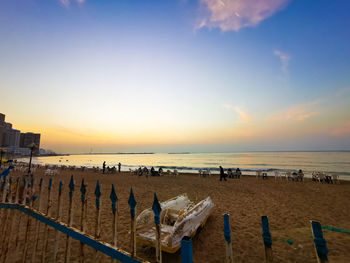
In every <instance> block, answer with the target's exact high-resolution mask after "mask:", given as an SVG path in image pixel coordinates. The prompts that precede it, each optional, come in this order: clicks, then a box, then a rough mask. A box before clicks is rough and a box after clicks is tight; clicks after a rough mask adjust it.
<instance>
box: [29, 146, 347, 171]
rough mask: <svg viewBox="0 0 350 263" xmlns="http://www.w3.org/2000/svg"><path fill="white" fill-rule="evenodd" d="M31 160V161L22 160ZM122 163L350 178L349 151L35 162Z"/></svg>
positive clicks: (121, 156)
mask: <svg viewBox="0 0 350 263" xmlns="http://www.w3.org/2000/svg"><path fill="white" fill-rule="evenodd" d="M22 161H28V159H24V160H23V159H22ZM103 161H106V165H107V166H110V167H112V166H117V164H118V162H120V163H121V164H122V170H123V171H127V170H129V168H132V169H134V168H138V167H140V166H147V167H151V166H154V167H155V168H156V169H157V168H159V167H163V169H164V170H167V169H171V170H173V169H177V170H178V171H180V172H192V173H198V170H199V169H210V170H212V171H213V172H214V173H215V172H218V167H219V166H220V165H221V166H222V167H224V168H225V169H226V168H237V167H239V168H240V169H241V170H242V171H244V172H245V174H254V173H255V171H256V170H264V171H267V172H268V173H271V174H273V172H274V171H276V170H278V171H282V172H284V171H295V170H299V169H302V170H303V171H304V172H305V173H306V174H311V173H312V172H313V171H324V172H327V173H335V174H339V175H341V176H349V177H348V178H350V151H349V152H234V153H186V154H168V153H154V154H86V155H68V156H50V157H35V158H34V159H33V163H36V164H42V165H43V164H51V165H67V166H69V165H75V166H78V167H80V166H86V167H93V166H99V167H102V163H103Z"/></svg>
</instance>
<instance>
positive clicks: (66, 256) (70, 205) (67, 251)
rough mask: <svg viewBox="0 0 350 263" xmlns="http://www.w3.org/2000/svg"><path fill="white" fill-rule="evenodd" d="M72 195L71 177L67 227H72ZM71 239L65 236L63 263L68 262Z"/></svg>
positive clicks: (71, 180) (71, 181) (72, 184)
mask: <svg viewBox="0 0 350 263" xmlns="http://www.w3.org/2000/svg"><path fill="white" fill-rule="evenodd" d="M73 193H74V179H73V175H72V176H71V178H70V182H69V208H68V222H67V224H68V226H71V225H72V222H73V220H72V218H73V209H72V204H73ZM70 241H71V238H70V236H68V235H67V237H66V252H65V253H66V255H65V257H64V262H65V263H67V262H69V260H70V243H71V242H70Z"/></svg>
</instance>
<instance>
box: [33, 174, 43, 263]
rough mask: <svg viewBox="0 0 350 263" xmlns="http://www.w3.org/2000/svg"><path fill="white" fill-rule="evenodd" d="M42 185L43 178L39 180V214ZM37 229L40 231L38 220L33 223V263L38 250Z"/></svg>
mask: <svg viewBox="0 0 350 263" xmlns="http://www.w3.org/2000/svg"><path fill="white" fill-rule="evenodd" d="M42 185H43V178H40V182H39V204H38V211H39V212H40V207H41V199H42V196H43V195H42ZM39 229H40V224H39V220H37V221H36V222H35V234H34V250H33V254H32V262H35V257H36V251H37V249H38V239H39Z"/></svg>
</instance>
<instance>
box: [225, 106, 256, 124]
mask: <svg viewBox="0 0 350 263" xmlns="http://www.w3.org/2000/svg"><path fill="white" fill-rule="evenodd" d="M222 106H223V107H224V109H226V110H229V111H235V112H236V113H237V114H238V120H239V122H241V123H245V124H247V123H250V122H251V120H252V119H253V118H252V116H251V115H249V114H248V113H246V112H245V111H244V110H243V109H242V108H241V107H238V106H234V105H232V104H230V103H226V104H223V105H222Z"/></svg>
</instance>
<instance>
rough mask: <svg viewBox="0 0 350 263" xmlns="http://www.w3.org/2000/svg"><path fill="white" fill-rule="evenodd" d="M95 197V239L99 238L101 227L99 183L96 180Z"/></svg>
mask: <svg viewBox="0 0 350 263" xmlns="http://www.w3.org/2000/svg"><path fill="white" fill-rule="evenodd" d="M95 196H96V222H95V237H96V238H100V234H101V233H100V231H101V230H100V225H101V210H100V206H101V200H100V197H101V186H100V181H98V180H97V183H96V188H95Z"/></svg>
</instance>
